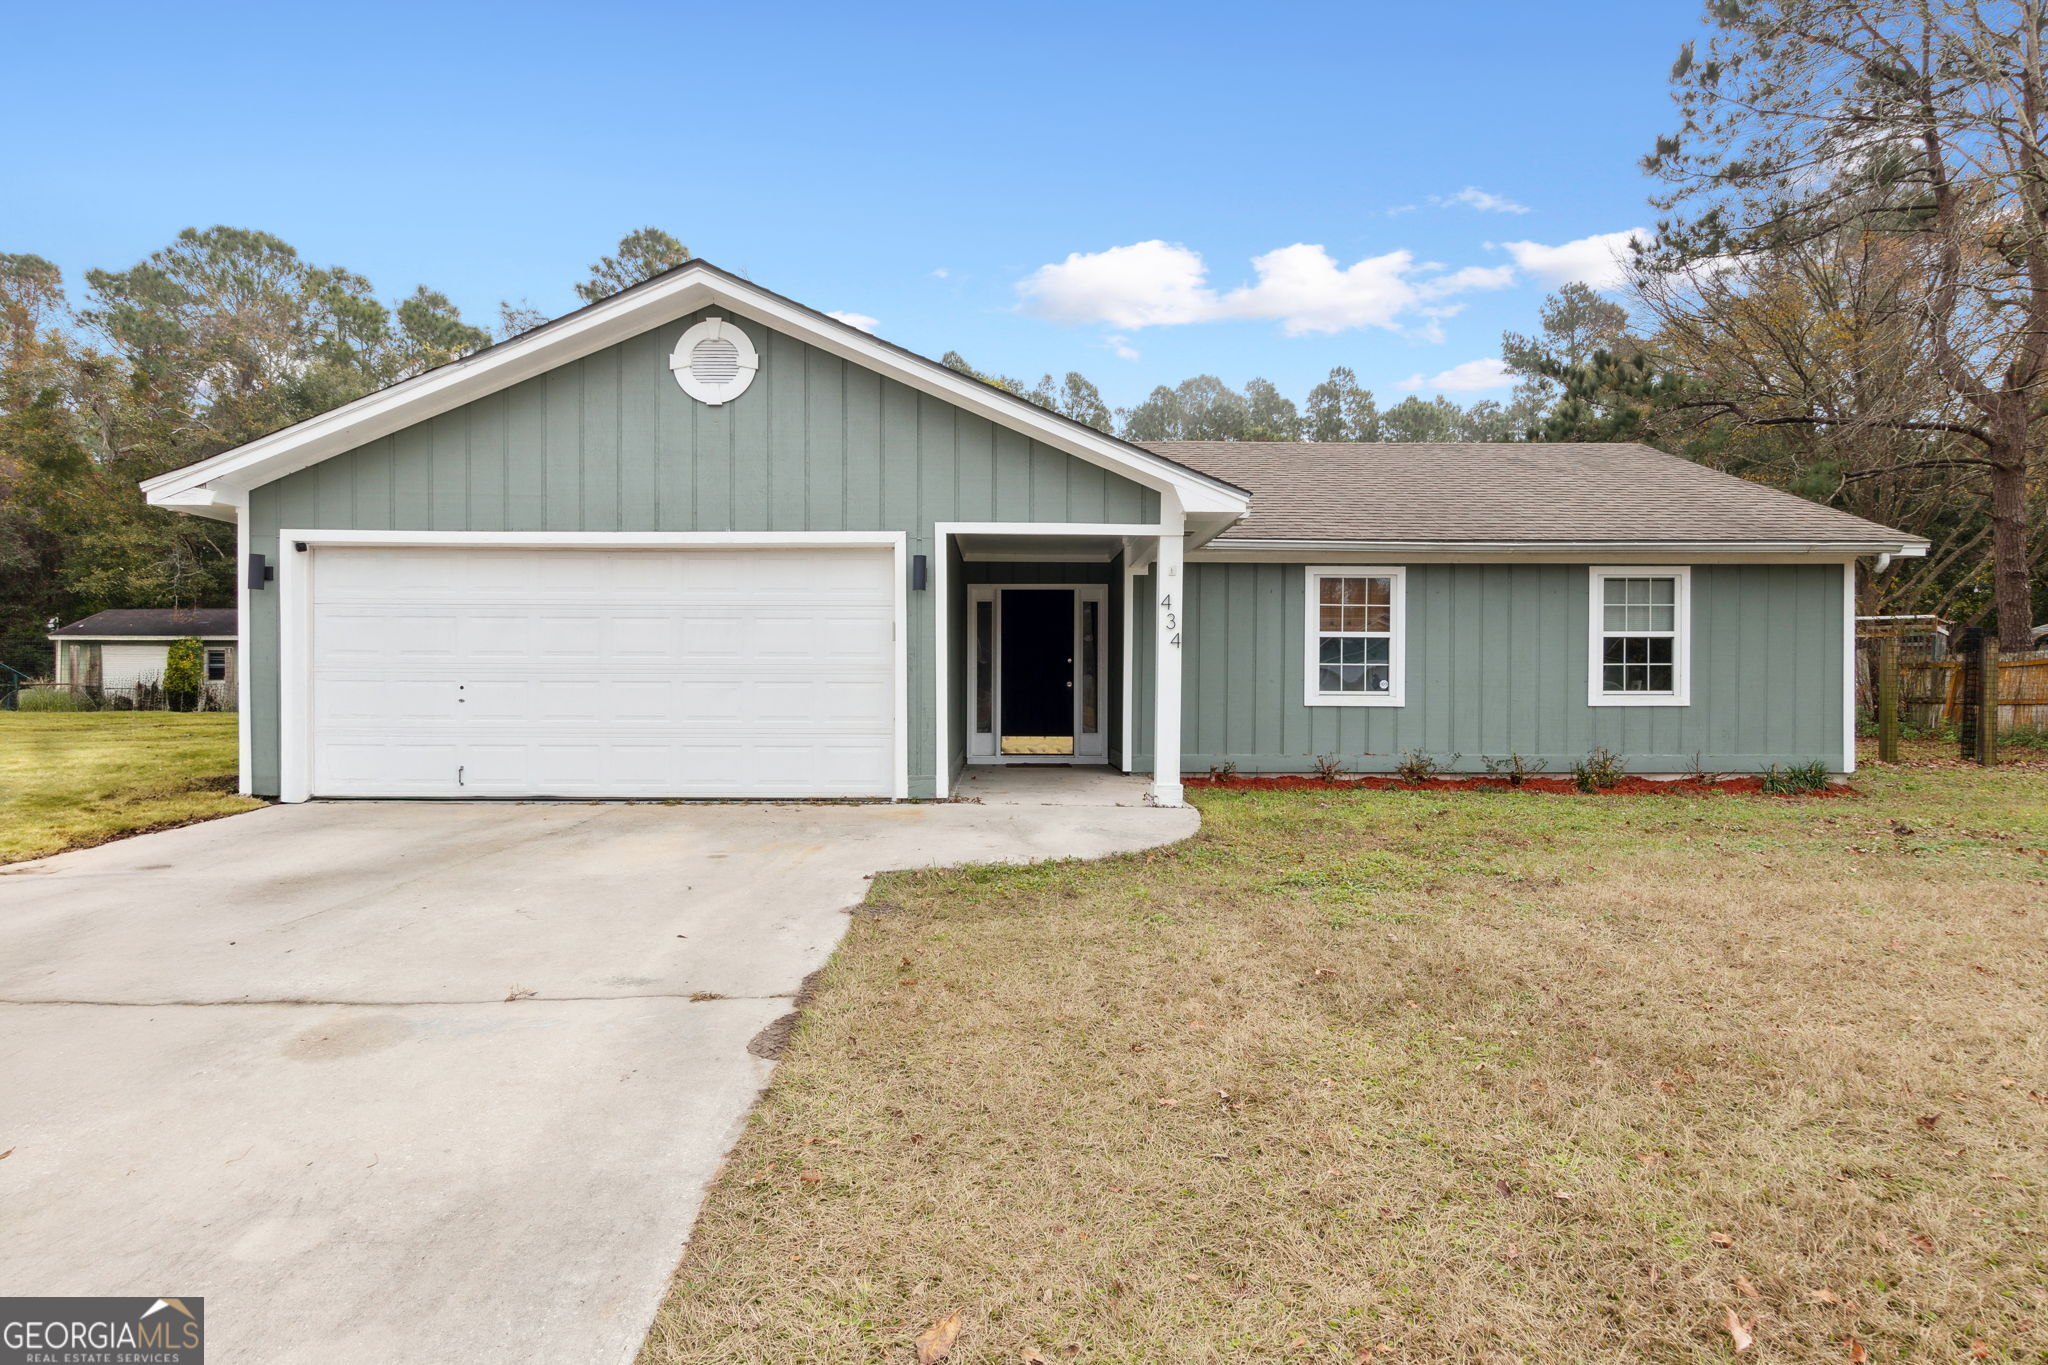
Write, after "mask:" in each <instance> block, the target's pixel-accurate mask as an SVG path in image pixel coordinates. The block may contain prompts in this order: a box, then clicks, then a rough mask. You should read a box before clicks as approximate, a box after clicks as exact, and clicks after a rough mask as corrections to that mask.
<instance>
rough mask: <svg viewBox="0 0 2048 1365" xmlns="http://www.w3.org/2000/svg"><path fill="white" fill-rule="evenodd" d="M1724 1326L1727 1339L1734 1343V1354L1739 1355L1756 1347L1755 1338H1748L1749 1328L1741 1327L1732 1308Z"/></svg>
mask: <svg viewBox="0 0 2048 1365" xmlns="http://www.w3.org/2000/svg"><path fill="white" fill-rule="evenodd" d="M1725 1325H1726V1327H1727V1329H1728V1335H1729V1337H1730V1338H1731V1339H1732V1340H1733V1341H1734V1342H1735V1354H1737V1355H1741V1354H1742V1353H1743V1352H1744V1351H1747V1350H1748V1349H1749V1348H1750V1347H1752V1346H1754V1345H1756V1338H1754V1337H1752V1336H1750V1334H1749V1328H1748V1327H1745V1326H1743V1324H1742V1319H1741V1318H1738V1317H1736V1316H1735V1310H1734V1309H1733V1308H1731V1309H1729V1310H1728V1321H1727V1323H1726V1324H1725ZM1754 1325H1755V1324H1753V1323H1752V1324H1751V1326H1754Z"/></svg>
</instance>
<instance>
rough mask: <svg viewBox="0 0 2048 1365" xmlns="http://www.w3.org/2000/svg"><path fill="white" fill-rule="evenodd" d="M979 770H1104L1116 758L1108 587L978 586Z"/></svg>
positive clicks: (975, 733)
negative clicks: (1011, 766)
mask: <svg viewBox="0 0 2048 1365" xmlns="http://www.w3.org/2000/svg"><path fill="white" fill-rule="evenodd" d="M970 600H971V603H972V606H971V610H970V612H969V618H968V630H969V639H968V656H969V658H971V659H972V660H973V664H972V667H973V672H974V677H973V679H972V692H973V711H974V714H973V717H972V725H971V729H970V740H969V744H968V761H969V762H972V763H988V762H1004V763H1104V762H1107V761H1108V757H1109V740H1108V736H1109V728H1110V726H1109V719H1110V717H1109V701H1108V697H1107V695H1106V690H1107V687H1108V683H1109V676H1110V674H1109V667H1108V663H1109V643H1110V641H1109V610H1108V608H1109V588H1108V585H1107V584H1106V583H1077V584H1072V585H1067V584H1050V583H1037V584H997V583H978V584H975V585H974V586H973V587H972V588H971V589H970Z"/></svg>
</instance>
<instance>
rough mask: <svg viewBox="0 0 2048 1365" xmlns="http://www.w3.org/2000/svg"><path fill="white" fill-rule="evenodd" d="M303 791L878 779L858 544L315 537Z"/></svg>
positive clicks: (890, 790)
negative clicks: (722, 545)
mask: <svg viewBox="0 0 2048 1365" xmlns="http://www.w3.org/2000/svg"><path fill="white" fill-rule="evenodd" d="M309 553H310V559H311V563H310V565H309V568H310V571H311V582H310V585H309V620H308V627H309V629H308V639H307V640H306V642H305V657H306V660H307V669H308V673H309V677H308V680H307V681H308V687H309V692H310V696H309V698H308V706H307V721H308V726H309V730H310V733H309V735H308V737H307V738H308V745H307V751H306V752H307V766H308V770H309V771H308V778H309V787H310V791H311V794H312V795H314V796H471V797H476V796H589V797H635V796H642V797H658V796H710V797H717V796H735V797H776V796H891V795H894V794H895V793H896V768H897V764H896V736H895V723H896V720H895V718H896V700H895V696H896V692H895V689H896V646H895V643H894V621H895V598H896V583H895V570H894V565H895V559H894V555H893V554H892V552H891V551H889V550H887V549H875V548H866V547H863V548H840V547H834V548H829V549H828V548H812V547H804V548H794V549H780V548H777V549H756V548H748V549H693V550H654V549H619V550H610V549H580V548H579V549H570V548H546V549H536V548H502V549H483V548H460V549H456V548H411V547H395V546H385V547H354V546H348V547H343V546H316V547H314V548H313V549H312V550H311V551H310V552H309Z"/></svg>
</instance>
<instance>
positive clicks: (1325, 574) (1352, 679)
mask: <svg viewBox="0 0 2048 1365" xmlns="http://www.w3.org/2000/svg"><path fill="white" fill-rule="evenodd" d="M1403 578H1404V576H1403V574H1402V572H1401V571H1400V570H1399V569H1377V568H1375V569H1367V568H1348V567H1346V568H1323V569H1310V570H1309V571H1308V581H1307V585H1306V586H1307V604H1306V605H1307V608H1308V619H1307V623H1306V630H1305V636H1306V639H1307V641H1308V657H1307V659H1306V660H1305V661H1304V667H1305V672H1306V677H1305V689H1304V690H1305V692H1306V700H1307V702H1308V704H1309V705H1310V706H1399V705H1401V690H1402V677H1401V673H1402V657H1401V656H1402V648H1401V635H1402V631H1403V626H1404V623H1403V622H1402V620H1401V615H1402V611H1403V603H1402V597H1403Z"/></svg>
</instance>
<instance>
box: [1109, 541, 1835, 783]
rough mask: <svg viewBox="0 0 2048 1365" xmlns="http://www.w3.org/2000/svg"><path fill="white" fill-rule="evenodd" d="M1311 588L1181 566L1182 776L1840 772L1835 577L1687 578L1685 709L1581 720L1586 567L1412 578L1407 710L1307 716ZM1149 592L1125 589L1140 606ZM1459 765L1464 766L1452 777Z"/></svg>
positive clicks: (1605, 713)
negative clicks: (1603, 755) (1228, 771)
mask: <svg viewBox="0 0 2048 1365" xmlns="http://www.w3.org/2000/svg"><path fill="white" fill-rule="evenodd" d="M1305 579H1306V575H1305V572H1304V569H1303V567H1302V566H1301V565H1299V564H1221V563H1199V562H1197V563H1191V564H1189V565H1188V566H1187V578H1186V584H1187V586H1186V591H1185V598H1186V605H1187V612H1186V624H1187V629H1186V631H1185V632H1184V634H1183V638H1184V640H1185V641H1186V646H1185V648H1186V651H1187V653H1186V655H1185V658H1184V660H1183V668H1184V672H1183V674H1182V688H1183V690H1182V697H1181V705H1182V715H1183V725H1182V734H1183V740H1182V746H1183V759H1182V762H1183V765H1184V767H1185V769H1186V771H1188V772H1193V773H1200V772H1204V771H1206V770H1207V769H1208V768H1209V767H1210V766H1211V765H1212V764H1219V763H1235V764H1237V765H1238V767H1239V768H1240V769H1241V770H1242V771H1244V772H1248V773H1249V772H1305V771H1308V770H1309V769H1310V767H1311V765H1312V763H1313V760H1314V759H1315V757H1316V756H1318V755H1323V754H1328V755H1334V756H1335V757H1337V758H1339V759H1340V760H1342V761H1343V762H1344V763H1345V765H1346V766H1347V768H1349V769H1350V770H1351V771H1354V772H1385V771H1388V770H1390V769H1392V768H1393V766H1394V765H1395V764H1396V763H1398V762H1399V761H1400V759H1401V756H1402V754H1403V753H1405V752H1407V751H1409V750H1419V751H1421V752H1423V753H1427V754H1429V755H1431V756H1433V757H1435V758H1437V759H1438V760H1439V761H1443V762H1446V763H1447V764H1448V766H1450V767H1452V768H1454V769H1460V770H1465V771H1480V770H1481V768H1482V759H1484V758H1489V757H1491V758H1504V757H1506V756H1507V755H1509V754H1510V753H1517V752H1519V753H1521V754H1522V755H1523V756H1525V757H1530V758H1540V759H1543V760H1545V761H1547V762H1548V763H1549V765H1550V770H1551V771H1553V772H1558V773H1564V772H1568V771H1569V769H1570V767H1571V764H1572V762H1573V760H1575V759H1579V758H1583V757H1584V756H1585V754H1586V752H1587V750H1589V749H1591V748H1592V747H1593V746H1594V745H1596V744H1600V745H1605V746H1607V747H1608V748H1610V749H1613V750H1615V751H1616V752H1618V753H1621V754H1623V755H1625V756H1626V757H1627V759H1628V762H1629V766H1630V767H1631V769H1632V770H1634V771H1636V772H1683V771H1686V770H1687V769H1689V768H1690V767H1691V766H1692V765H1693V763H1694V762H1695V757H1697V761H1698V763H1699V764H1700V765H1701V766H1702V767H1704V768H1706V769H1708V770H1710V771H1744V770H1749V771H1754V770H1759V769H1763V768H1767V767H1768V766H1769V765H1771V764H1773V763H1777V764H1781V765H1782V764H1787V763H1798V762H1807V761H1813V760H1818V761H1820V762H1822V763H1824V764H1826V765H1827V767H1828V768H1829V769H1831V770H1835V769H1839V768H1840V767H1841V763H1842V737H1843V716H1842V707H1843V687H1842V676H1843V674H1842V670H1843V659H1842V648H1843V640H1842V633H1843V632H1842V626H1843V622H1842V612H1843V592H1842V567H1841V565H1839V564H1790V565H1780V564H1701V565H1696V566H1694V568H1693V570H1692V704H1691V705H1689V706H1657V707H1634V706H1621V707H1616V706H1590V705H1588V704H1587V701H1586V672H1587V668H1588V666H1589V665H1588V652H1589V651H1588V644H1587V631H1588V617H1589V612H1590V605H1589V596H1590V589H1589V586H1588V569H1587V566H1585V565H1582V564H1418V565H1414V566H1411V567H1410V568H1409V569H1408V588H1407V609H1408V634H1407V646H1408V651H1407V674H1408V676H1407V680H1406V681H1407V688H1406V699H1407V704H1406V705H1405V706H1399V707H1362V706H1309V705H1307V704H1306V703H1305V701H1304V700H1303V695H1302V691H1303V678H1302V675H1303V671H1304V669H1305V667H1306V652H1305V650H1304V648H1303V633H1304V631H1305V629H1306V625H1305V621H1304V613H1303V594H1304V592H1305V591H1306V587H1305ZM1152 583H1153V580H1152V579H1151V577H1150V576H1149V575H1148V576H1146V577H1142V578H1140V579H1139V580H1138V587H1139V593H1138V600H1139V601H1148V600H1150V596H1151V590H1152ZM1135 625H1136V627H1137V631H1136V635H1135V637H1134V642H1133V643H1134V651H1133V655H1134V658H1135V659H1136V660H1137V667H1136V669H1135V673H1136V682H1137V686H1136V688H1135V692H1136V696H1137V711H1138V720H1137V724H1136V726H1135V727H1134V730H1135V738H1136V739H1137V741H1138V745H1137V766H1138V767H1139V768H1141V769H1143V768H1148V767H1149V766H1150V763H1151V744H1150V738H1151V734H1152V729H1151V720H1150V716H1149V712H1150V707H1149V704H1148V703H1147V700H1146V699H1147V698H1148V697H1149V696H1150V694H1151V672H1152V669H1151V658H1152V654H1151V632H1150V629H1149V626H1150V621H1149V618H1148V616H1147V614H1146V613H1142V612H1141V613H1138V619H1137V621H1136V622H1135ZM1453 755H1460V757H1459V758H1458V759H1457V760H1456V761H1455V762H1452V761H1451V760H1452V756H1453Z"/></svg>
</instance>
